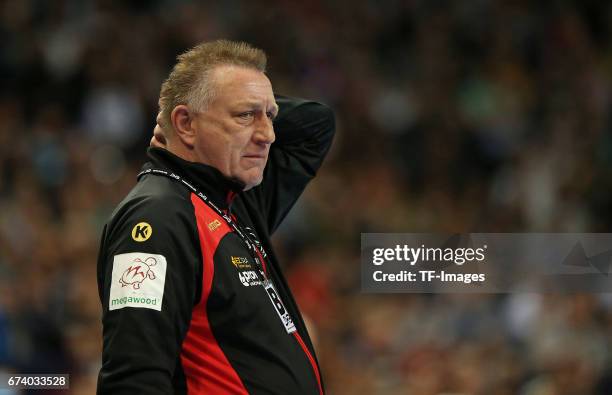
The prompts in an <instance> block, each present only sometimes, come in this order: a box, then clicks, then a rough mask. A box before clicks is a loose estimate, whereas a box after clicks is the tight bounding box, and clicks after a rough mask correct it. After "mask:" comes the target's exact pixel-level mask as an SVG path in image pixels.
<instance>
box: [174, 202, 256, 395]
mask: <svg viewBox="0 0 612 395" xmlns="http://www.w3.org/2000/svg"><path fill="white" fill-rule="evenodd" d="M191 202H192V203H193V206H194V209H195V216H196V223H197V224H198V235H199V238H200V246H201V249H202V258H203V271H202V272H203V273H202V297H201V299H200V301H199V303H198V304H197V305H196V306H195V307H194V309H193V313H192V316H191V323H190V326H189V330H188V331H187V336H186V337H185V340H184V341H183V347H182V350H181V362H182V365H183V371H184V373H185V378H186V380H187V393H188V394H189V395H204V394H219V395H222V394H247V390H246V389H245V387H244V384H243V383H242V380H240V377H239V376H238V373H236V370H234V368H233V367H232V365H230V363H229V361H228V359H227V357H226V356H225V354H224V353H223V350H221V347H220V346H219V343H218V342H217V340H216V339H215V336H214V335H213V333H212V330H211V328H210V322H209V320H208V311H207V302H208V297H209V295H210V292H211V288H212V281H213V277H214V274H215V267H214V262H213V258H214V256H213V255H214V253H215V250H216V249H217V246H218V245H219V242H220V241H221V239H222V238H223V236H225V235H226V234H227V233H228V232H230V228H229V226H228V225H227V223H226V222H225V221H224V220H223V219H222V218H220V217H219V216H218V215H217V214H216V213H215V212H214V211H213V210H212V209H211V208H210V207H208V206H207V205H206V204H205V203H204V202H203V201H202V200H200V198H198V197H197V196H196V195H195V194H193V193H192V194H191ZM215 220H218V222H216V221H215ZM209 224H211V226H210V227H209ZM213 229H214V230H213Z"/></svg>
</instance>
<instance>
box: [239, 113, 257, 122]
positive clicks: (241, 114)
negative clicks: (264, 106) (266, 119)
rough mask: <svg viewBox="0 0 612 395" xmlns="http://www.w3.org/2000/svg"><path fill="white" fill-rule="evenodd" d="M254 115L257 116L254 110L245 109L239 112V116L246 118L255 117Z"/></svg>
mask: <svg viewBox="0 0 612 395" xmlns="http://www.w3.org/2000/svg"><path fill="white" fill-rule="evenodd" d="M253 116H255V113H254V112H253V111H245V112H241V113H240V114H238V117H239V118H241V119H244V120H248V119H251V118H253Z"/></svg>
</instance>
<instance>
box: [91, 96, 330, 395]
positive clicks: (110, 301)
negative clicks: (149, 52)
mask: <svg viewBox="0 0 612 395" xmlns="http://www.w3.org/2000/svg"><path fill="white" fill-rule="evenodd" d="M277 103H278V104H279V106H280V112H279V115H278V117H277V118H276V120H275V121H274V129H275V133H276V142H275V143H274V144H273V145H272V147H271V149H270V154H269V159H268V164H267V166H266V169H265V171H264V180H263V182H262V183H261V184H260V185H259V186H257V187H254V188H252V189H251V190H249V191H247V192H241V185H240V184H238V183H236V182H234V181H232V180H229V179H227V178H225V177H224V176H223V175H222V174H221V173H220V172H219V171H218V170H216V169H214V168H212V167H209V166H206V165H203V164H196V163H190V162H186V161H184V160H182V159H180V158H178V157H176V156H174V155H172V154H171V153H170V152H168V151H166V150H163V149H156V148H153V149H149V152H148V154H149V157H150V158H151V161H150V162H149V163H147V164H146V165H145V169H150V168H155V169H163V170H167V171H169V172H174V173H176V174H177V175H179V176H180V177H182V178H183V179H185V180H187V181H189V182H190V183H192V184H193V186H194V187H196V188H198V189H199V190H201V191H202V192H203V193H204V194H206V195H207V196H208V198H209V199H210V201H212V202H213V203H214V205H216V206H217V207H218V208H219V209H221V210H222V211H223V212H224V213H226V214H228V215H231V216H232V218H234V220H235V221H236V222H237V223H238V224H239V225H240V226H241V227H242V229H243V230H244V231H246V232H248V233H249V234H250V236H249V237H250V238H251V239H252V240H255V243H257V244H259V245H260V250H261V253H262V255H264V256H263V257H262V258H263V262H264V264H263V267H258V266H257V265H256V264H255V261H254V259H253V256H252V255H251V254H250V253H249V250H248V249H247V247H246V244H245V242H244V241H243V239H241V238H240V237H239V236H238V235H237V234H236V232H234V231H233V230H232V228H231V227H230V226H229V224H228V223H227V222H226V221H225V220H224V219H223V218H222V216H220V215H218V214H217V213H216V212H215V211H214V210H213V209H212V208H211V207H210V206H208V205H207V204H206V203H205V202H204V201H203V200H202V199H201V198H199V197H198V196H196V194H194V193H193V192H192V191H191V190H190V189H189V188H188V187H187V186H185V185H183V184H182V183H181V182H179V181H177V180H175V179H171V178H169V177H164V176H161V175H156V174H146V175H144V176H142V177H140V179H139V182H138V184H137V185H136V186H135V187H134V189H133V190H132V191H131V192H130V193H129V195H128V196H127V197H126V198H125V199H124V200H123V201H122V202H121V203H120V205H119V206H118V207H117V209H116V210H115V211H114V213H113V215H112V217H111V219H110V221H109V222H108V224H107V225H106V227H105V228H104V232H103V235H102V242H101V247H100V255H99V259H98V288H99V293H100V299H101V302H102V306H103V318H102V321H103V336H104V344H103V354H102V368H101V370H100V374H99V378H98V393H99V394H113V395H120V394H239V393H247V392H248V393H253V394H259V393H267V394H270V393H271V394H320V393H322V392H323V385H322V382H321V377H320V373H319V367H318V363H317V360H316V357H315V355H314V350H313V347H312V344H311V341H310V338H309V336H308V333H307V331H306V327H305V326H304V322H303V320H302V317H301V316H300V312H299V311H298V308H297V305H296V303H295V301H294V299H293V296H292V295H291V292H290V291H289V288H288V286H287V283H286V281H285V279H284V277H283V275H282V273H281V270H280V268H279V265H278V262H277V260H276V258H275V257H274V253H273V252H272V247H271V244H270V235H271V234H272V233H273V232H274V231H275V230H276V228H277V227H278V226H279V224H280V223H281V222H282V220H283V218H284V217H285V215H286V214H287V212H288V211H289V209H290V208H291V207H292V206H293V204H294V203H295V201H296V200H297V198H298V197H299V195H300V194H301V193H302V191H303V189H304V187H305V186H306V184H307V183H308V182H309V181H310V180H311V179H312V178H313V177H314V176H315V174H316V172H317V170H318V168H319V167H320V165H321V163H322V161H323V158H324V157H325V155H326V153H327V152H328V150H329V147H330V145H331V141H332V136H333V132H334V118H333V113H332V112H331V111H330V109H329V108H327V107H325V106H323V105H321V104H318V103H314V102H308V101H302V100H292V99H287V98H281V97H277ZM260 266H261V265H260ZM261 269H263V270H261ZM262 271H264V272H265V277H264V276H262V273H261V272H262ZM264 278H267V279H269V280H270V281H271V283H272V284H273V286H272V287H270V286H269V285H268V283H267V282H265V283H264V281H263V280H264Z"/></svg>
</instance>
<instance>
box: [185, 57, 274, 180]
mask: <svg viewBox="0 0 612 395" xmlns="http://www.w3.org/2000/svg"><path fill="white" fill-rule="evenodd" d="M210 82H211V88H212V89H213V91H214V96H213V98H212V100H211V101H210V103H209V105H208V106H207V108H206V109H205V110H203V111H201V112H199V113H197V114H196V116H195V117H194V119H193V121H192V122H193V124H192V126H193V127H194V129H195V130H196V140H195V152H196V155H197V158H198V160H199V161H200V162H202V163H205V164H207V165H210V166H213V167H215V168H217V169H218V170H219V171H221V173H223V174H224V175H225V176H226V177H230V178H235V179H238V180H240V181H242V182H243V183H245V184H246V187H245V190H247V189H250V188H252V187H254V186H255V185H258V184H259V183H261V181H262V179H263V171H264V167H265V166H266V162H267V161H268V152H269V150H270V145H271V144H272V143H273V142H274V129H273V127H272V120H273V119H274V117H275V116H276V114H277V112H278V106H277V105H276V101H275V100H274V94H273V93H272V84H271V83H270V80H269V79H268V77H266V76H265V74H263V73H262V72H259V71H257V70H253V69H248V68H245V67H239V66H219V67H217V68H215V69H213V70H212V72H211V75H210Z"/></svg>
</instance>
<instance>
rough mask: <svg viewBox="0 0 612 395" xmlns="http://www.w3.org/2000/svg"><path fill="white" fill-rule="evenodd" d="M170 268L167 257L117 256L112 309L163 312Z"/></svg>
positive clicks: (136, 254)
mask: <svg viewBox="0 0 612 395" xmlns="http://www.w3.org/2000/svg"><path fill="white" fill-rule="evenodd" d="M166 268H167V262H166V258H165V257H164V256H163V255H158V254H147V253H144V252H130V253H127V254H119V255H115V256H114V259H113V272H112V278H111V287H110V295H109V301H108V305H109V310H117V309H121V308H124V307H141V308H148V309H153V310H157V311H161V308H162V300H163V296H164V285H165V281H166Z"/></svg>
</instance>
